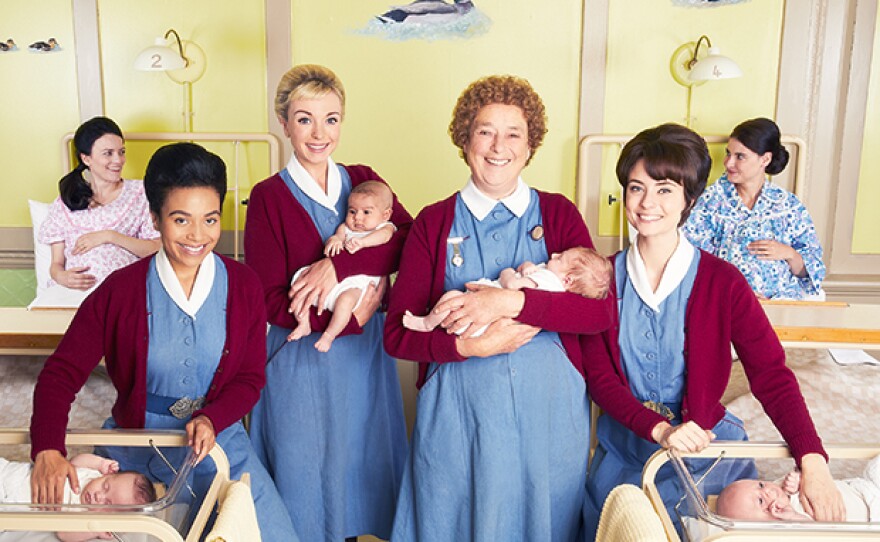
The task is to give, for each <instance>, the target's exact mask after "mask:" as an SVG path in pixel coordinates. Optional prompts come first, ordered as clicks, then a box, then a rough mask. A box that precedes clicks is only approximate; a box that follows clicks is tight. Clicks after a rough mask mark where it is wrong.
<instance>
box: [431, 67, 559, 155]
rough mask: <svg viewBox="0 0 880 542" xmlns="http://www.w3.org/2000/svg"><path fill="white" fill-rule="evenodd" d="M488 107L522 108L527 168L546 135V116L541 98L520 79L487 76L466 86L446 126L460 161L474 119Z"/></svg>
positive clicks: (511, 76) (469, 136)
mask: <svg viewBox="0 0 880 542" xmlns="http://www.w3.org/2000/svg"><path fill="white" fill-rule="evenodd" d="M491 104H505V105H515V106H517V107H519V108H520V109H522V112H523V116H524V117H525V118H526V124H527V125H528V128H529V149H530V150H531V156H529V158H528V159H527V160H526V165H528V164H529V162H531V161H532V157H533V156H534V155H535V151H536V150H537V149H538V147H540V146H541V143H542V142H543V141H544V135H545V134H546V133H547V114H546V112H545V110H544V102H543V101H541V97H540V96H538V93H537V92H535V89H533V88H532V85H530V84H529V82H528V81H526V80H525V79H523V78H521V77H516V76H513V75H490V76H488V77H483V78H482V79H478V80H476V81H474V82H473V83H471V84H470V85H468V87H467V88H466V89H464V92H462V93H461V96H459V97H458V101H457V102H456V103H455V108H454V109H453V110H452V122H450V123H449V135H450V136H451V137H452V143H453V144H455V146H456V147H458V148H459V149H460V151H461V152H460V154H461V157H462V159H464V161H465V162H467V157H466V156H465V153H464V147H465V146H466V145H467V144H468V142H469V141H470V138H471V128H472V126H473V122H474V119H475V118H476V117H477V112H479V111H480V109H482V108H483V107H485V106H487V105H491Z"/></svg>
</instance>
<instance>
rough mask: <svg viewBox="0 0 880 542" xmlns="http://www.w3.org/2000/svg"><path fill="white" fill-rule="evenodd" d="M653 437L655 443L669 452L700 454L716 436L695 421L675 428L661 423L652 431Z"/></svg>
mask: <svg viewBox="0 0 880 542" xmlns="http://www.w3.org/2000/svg"><path fill="white" fill-rule="evenodd" d="M651 437H653V438H654V442H656V443H657V444H659V445H660V446H662V447H664V448H666V449H667V450H677V451H679V452H699V451H700V450H702V449H704V448H705V447H706V446H708V445H709V443H710V442H712V440H713V439H714V438H715V434H714V433H713V432H712V431H707V430H705V429H703V428H702V427H700V426H699V425H697V423H696V422H693V421H690V422H685V423H683V424H681V425H675V426H673V425H670V424H669V423H667V422H660V423H658V424H657V425H655V426H654V429H652V430H651Z"/></svg>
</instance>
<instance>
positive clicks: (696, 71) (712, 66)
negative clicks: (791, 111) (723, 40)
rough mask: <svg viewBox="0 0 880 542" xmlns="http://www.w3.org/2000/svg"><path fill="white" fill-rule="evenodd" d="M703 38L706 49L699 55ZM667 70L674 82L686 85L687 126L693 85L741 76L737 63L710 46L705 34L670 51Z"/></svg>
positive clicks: (689, 122) (690, 119) (689, 121)
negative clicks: (670, 55) (701, 55)
mask: <svg viewBox="0 0 880 542" xmlns="http://www.w3.org/2000/svg"><path fill="white" fill-rule="evenodd" d="M704 40H705V42H706V45H707V47H708V51H707V50H706V49H705V48H704V49H703V52H705V55H704V56H703V57H702V58H701V57H700V45H702V44H703V41H704ZM669 70H670V71H671V72H672V78H673V79H675V82H676V83H678V84H680V85H682V86H684V87H687V118H686V123H687V125H688V127H690V125H691V121H692V118H691V97H692V93H693V87H695V86H698V85H701V84H703V83H705V82H706V81H713V80H715V79H733V78H735V77H741V76H742V74H743V72H742V70H741V69H740V67H739V65H737V63H736V62H734V61H733V60H731V59H730V58H728V57H726V56H723V55H722V54H721V51H720V50H719V49H718V48H717V47H712V42H711V41H710V40H709V37H708V36H706V35H703V36H700V39H698V40H697V41H696V42H689V43H685V44H684V45H682V46H681V47H679V48H678V49H676V50H675V52H674V53H672V58H671V59H670V61H669Z"/></svg>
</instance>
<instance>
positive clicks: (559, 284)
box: [403, 247, 612, 337]
mask: <svg viewBox="0 0 880 542" xmlns="http://www.w3.org/2000/svg"><path fill="white" fill-rule="evenodd" d="M611 274H612V270H611V262H610V261H609V260H608V259H607V258H604V257H603V256H602V255H601V254H599V253H598V252H596V251H595V250H593V249H590V248H583V247H574V248H570V249H568V250H566V251H564V252H560V253H557V254H553V255H551V256H550V260H549V261H548V262H547V263H546V264H537V265H536V264H534V263H532V262H524V263H523V264H522V265H520V266H519V267H518V268H517V269H513V268H510V267H508V268H507V269H502V270H501V273H500V274H499V275H498V280H488V279H480V280H478V281H476V284H482V285H485V286H492V287H494V288H506V289H508V290H522V289H523V288H535V289H538V290H547V291H550V292H573V293H576V294H580V295H582V296H584V297H588V298H590V299H604V298H605V296H606V295H608V287H609V285H610V284H611ZM464 294H465V292H460V291H458V290H450V291H448V292H446V293H445V294H443V295H442V296H441V297H440V299H439V300H438V301H437V304H439V303H441V302H443V301H446V300H447V299H451V298H454V297H457V296H460V295H464ZM447 315H449V311H443V312H439V313H435V312H434V311H433V310H432V311H431V312H430V313H429V314H428V315H427V316H416V315H414V314H412V313H411V312H409V311H406V314H404V316H403V325H404V327H406V328H407V329H411V330H413V331H431V330H433V329H434V328H435V327H437V326H438V325H439V324H440V322H442V321H443V320H445V319H446V316H447ZM468 327H469V326H468ZM486 327H488V326H484V327H483V328H481V329H479V330H477V332H476V333H474V334H473V335H472V336H473V337H479V336H480V335H482V334H483V332H484V331H485V330H486ZM466 329H467V327H464V328H462V329H457V330H456V331H455V333H457V334H458V335H461V334H462V333H464V332H465V330H466Z"/></svg>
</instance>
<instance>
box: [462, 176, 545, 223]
mask: <svg viewBox="0 0 880 542" xmlns="http://www.w3.org/2000/svg"><path fill="white" fill-rule="evenodd" d="M531 197H532V196H531V193H530V191H529V187H528V186H526V183H524V182H523V180H522V177H518V178H517V179H516V189H515V190H514V191H513V194H511V195H509V196H507V197H504V198H501V199H500V200H496V199H494V198H490V197H489V196H487V195H486V194H484V193H482V192H480V189H479V188H477V186H476V185H475V184H474V178H473V177H471V178H470V179H468V183H467V184H466V185H465V187H464V188H462V189H461V199H462V201H464V204H465V205H467V208H468V210H469V211H470V212H471V214H473V215H474V217H476V219H477V220H483V219H484V218H486V215H488V214H489V213H490V212H491V211H492V209H494V208H495V205H497V204H498V202H499V201H500V202H501V203H503V204H504V206H505V207H507V209H508V210H510V212H511V213H513V214H515V215H516V217H517V218H522V215H524V214H525V212H526V209H528V208H529V202H530V201H531Z"/></svg>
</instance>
